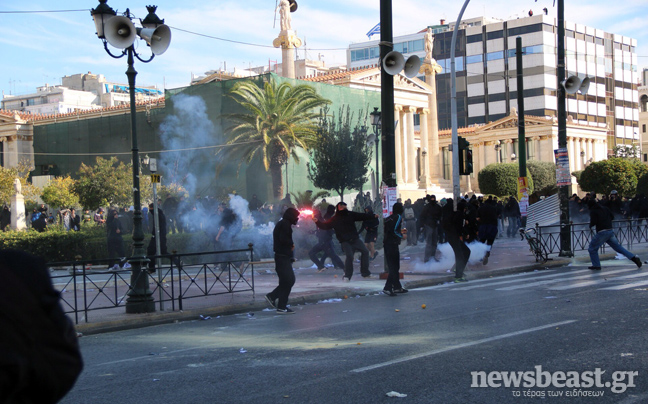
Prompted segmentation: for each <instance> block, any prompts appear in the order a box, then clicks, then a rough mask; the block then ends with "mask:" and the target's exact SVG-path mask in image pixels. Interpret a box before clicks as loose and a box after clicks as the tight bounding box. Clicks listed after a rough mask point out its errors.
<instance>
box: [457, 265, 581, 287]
mask: <svg viewBox="0 0 648 404" xmlns="http://www.w3.org/2000/svg"><path fill="white" fill-rule="evenodd" d="M542 272H543V274H538V273H536V272H532V273H533V274H535V275H537V278H542V279H547V278H556V277H568V276H572V275H574V274H579V273H585V272H591V271H590V270H589V269H580V270H578V271H569V272H560V273H554V274H551V275H544V271H542ZM489 280H495V279H489ZM526 280H528V279H511V280H504V281H495V282H490V283H487V284H481V285H476V286H472V284H471V283H470V282H469V283H467V284H465V283H462V284H460V285H467V286H465V287H458V288H457V289H454V290H471V289H477V288H487V287H490V286H493V285H506V284H509V283H515V282H524V281H526Z"/></svg>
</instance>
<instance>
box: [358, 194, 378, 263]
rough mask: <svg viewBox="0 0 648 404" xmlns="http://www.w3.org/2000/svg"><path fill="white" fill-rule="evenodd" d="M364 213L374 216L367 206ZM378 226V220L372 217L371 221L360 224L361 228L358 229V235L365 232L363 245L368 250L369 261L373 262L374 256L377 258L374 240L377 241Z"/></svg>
mask: <svg viewBox="0 0 648 404" xmlns="http://www.w3.org/2000/svg"><path fill="white" fill-rule="evenodd" d="M364 211H365V213H368V214H370V215H373V214H374V211H373V209H372V208H371V206H367V207H366V208H365V209H364ZM378 226H380V220H379V219H378V218H377V217H375V216H372V217H371V219H369V220H365V221H364V222H362V228H361V229H360V233H362V232H363V231H366V232H367V233H366V234H365V240H364V243H365V246H366V247H367V249H368V250H369V259H370V260H371V261H373V260H374V259H375V258H376V256H378V251H376V240H378Z"/></svg>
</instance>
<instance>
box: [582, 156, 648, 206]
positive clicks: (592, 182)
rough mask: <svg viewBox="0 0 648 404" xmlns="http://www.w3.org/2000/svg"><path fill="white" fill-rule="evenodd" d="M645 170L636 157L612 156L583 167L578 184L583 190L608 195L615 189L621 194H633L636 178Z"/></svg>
mask: <svg viewBox="0 0 648 404" xmlns="http://www.w3.org/2000/svg"><path fill="white" fill-rule="evenodd" d="M646 172H648V168H646V167H645V166H644V165H643V164H641V163H640V162H639V161H638V160H636V159H626V158H620V157H612V158H609V159H607V160H602V161H596V162H593V163H591V164H590V165H588V166H587V167H585V169H584V170H583V172H582V174H581V175H580V179H579V181H578V184H579V185H580V187H581V188H582V189H583V190H584V191H588V192H595V193H597V194H605V195H609V194H610V192H611V191H612V190H616V191H617V192H618V193H619V195H622V196H634V194H635V192H636V190H637V179H638V177H641V176H642V175H644V174H645V173H646Z"/></svg>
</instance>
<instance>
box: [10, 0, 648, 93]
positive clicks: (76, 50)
mask: <svg viewBox="0 0 648 404" xmlns="http://www.w3.org/2000/svg"><path fill="white" fill-rule="evenodd" d="M275 1H276V0H244V1H242V0H218V1H205V0H201V1H197V0H184V1H171V0H158V1H148V0H147V1H143V0H141V1H133V0H108V5H110V6H111V7H112V8H113V9H115V10H117V11H119V12H124V11H125V9H126V8H127V7H130V8H131V12H132V13H133V14H135V16H136V17H138V18H144V17H145V16H146V14H147V12H146V8H145V6H146V5H147V4H151V3H153V4H156V5H158V12H157V14H158V16H159V17H160V18H163V19H165V22H166V24H168V25H169V26H171V27H172V32H173V39H172V41H171V45H170V47H169V49H168V51H167V52H166V53H165V54H163V55H160V56H158V57H156V58H155V59H154V60H153V61H152V62H151V63H148V64H144V63H141V62H138V61H136V62H135V68H136V70H137V71H138V73H139V74H138V76H137V82H138V84H141V85H157V86H159V87H160V88H163V87H166V88H175V87H182V86H185V85H188V83H189V81H190V79H191V74H192V73H193V74H196V75H202V74H204V72H205V71H207V70H212V69H218V68H220V67H225V66H226V68H227V70H233V68H234V67H238V68H246V67H249V66H258V65H261V64H267V63H268V62H269V61H273V62H274V61H280V59H281V51H280V50H279V49H275V48H273V47H272V40H273V39H274V38H275V37H276V36H277V34H278V32H279V22H278V21H277V22H276V24H274V18H275ZM297 2H298V5H299V8H298V10H297V12H295V13H293V14H292V27H293V29H295V30H296V31H297V34H298V36H299V37H300V38H302V39H304V40H305V44H306V45H305V47H306V50H304V48H302V49H301V50H299V51H298V55H299V57H300V58H303V56H304V52H305V51H306V52H307V56H308V58H311V59H316V58H317V57H318V54H321V55H322V56H323V57H324V60H325V61H326V64H327V66H336V65H340V64H344V63H345V61H346V56H345V55H346V52H345V49H346V48H347V47H348V45H349V43H352V42H360V41H364V40H367V37H366V36H365V34H366V32H367V31H369V30H370V29H371V28H372V27H373V26H374V25H375V24H376V23H378V21H379V19H380V11H379V4H380V1H379V0H353V1H348V0H326V1H322V0H317V1H316V0H297ZM97 4H99V3H98V2H97V1H72V0H59V1H56V2H52V1H45V0H32V1H28V2H27V1H15V0H3V1H2V2H0V52H1V54H2V63H0V90H1V91H2V92H4V93H5V94H10V93H12V94H27V93H32V92H34V91H35V89H36V87H38V86H42V85H44V84H45V83H49V84H60V78H61V77H62V76H65V75H72V74H77V73H86V72H89V71H91V72H92V73H96V74H103V75H104V76H106V78H107V79H108V80H110V81H115V82H123V83H125V82H126V75H125V71H126V61H125V59H112V58H111V57H110V56H108V55H107V54H106V53H105V51H104V50H103V47H102V44H101V41H100V40H99V39H97V37H96V35H95V29H94V24H93V22H92V19H91V16H90V12H89V10H90V9H92V8H94V7H96V6H97ZM393 4H394V6H393V15H394V18H393V25H394V35H404V34H410V33H413V32H417V31H419V30H421V29H423V28H425V27H426V26H427V25H433V24H437V23H438V21H439V19H441V18H445V19H446V20H448V21H454V20H456V19H457V15H458V13H459V11H460V9H461V5H462V4H463V2H461V1H459V0H456V1H447V0H446V1H440V0H432V1H431V0H426V1H422V0H395V1H394V2H393ZM543 7H547V8H548V9H549V10H550V11H549V13H550V15H554V16H555V15H556V9H555V7H554V6H553V0H537V1H534V0H473V1H471V3H470V4H469V5H468V8H467V9H466V12H465V14H464V17H465V18H472V17H478V16H482V15H485V16H488V17H496V18H502V19H509V18H515V16H518V15H519V16H524V15H526V14H527V13H528V11H529V9H533V10H534V12H535V13H541V12H542V8H543ZM35 10H50V11H51V10H83V11H69V12H57V13H38V14H31V13H24V14H23V13H19V14H16V13H4V12H8V11H35ZM565 15H566V19H567V20H568V21H573V22H576V23H580V24H585V25H588V26H591V27H594V28H599V29H603V30H605V31H608V32H613V33H617V34H621V35H625V36H629V37H632V38H636V39H637V40H638V47H637V54H638V56H639V59H638V66H639V70H641V69H642V68H643V67H648V30H647V29H646V17H648V1H647V0H626V1H624V2H618V3H616V2H609V1H603V0H565ZM273 25H274V26H273ZM174 28H177V29H174ZM180 29H182V30H185V31H192V32H195V33H197V34H201V35H195V34H190V33H188V32H184V31H180ZM202 35H205V36H202ZM207 36H211V37H217V38H221V39H222V40H221V39H214V38H209V37H207ZM377 38H378V37H376V36H375V37H374V39H377ZM231 41H238V42H243V43H235V42H231ZM137 42H138V43H139V49H140V50H142V53H143V54H144V55H145V56H147V55H148V49H146V45H145V43H144V42H143V41H139V40H138V41H137Z"/></svg>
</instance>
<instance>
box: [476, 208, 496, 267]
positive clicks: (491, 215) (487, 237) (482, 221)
mask: <svg viewBox="0 0 648 404" xmlns="http://www.w3.org/2000/svg"><path fill="white" fill-rule="evenodd" d="M477 222H478V223H479V233H478V234H479V241H481V242H482V243H484V244H486V246H487V247H486V248H487V249H486V253H485V254H484V257H483V258H482V264H484V265H486V264H488V257H490V253H491V249H492V248H493V243H494V242H495V237H497V205H496V204H495V201H494V200H493V196H489V197H488V199H487V200H486V202H484V203H482V204H481V206H480V207H479V210H478V211H477Z"/></svg>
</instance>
